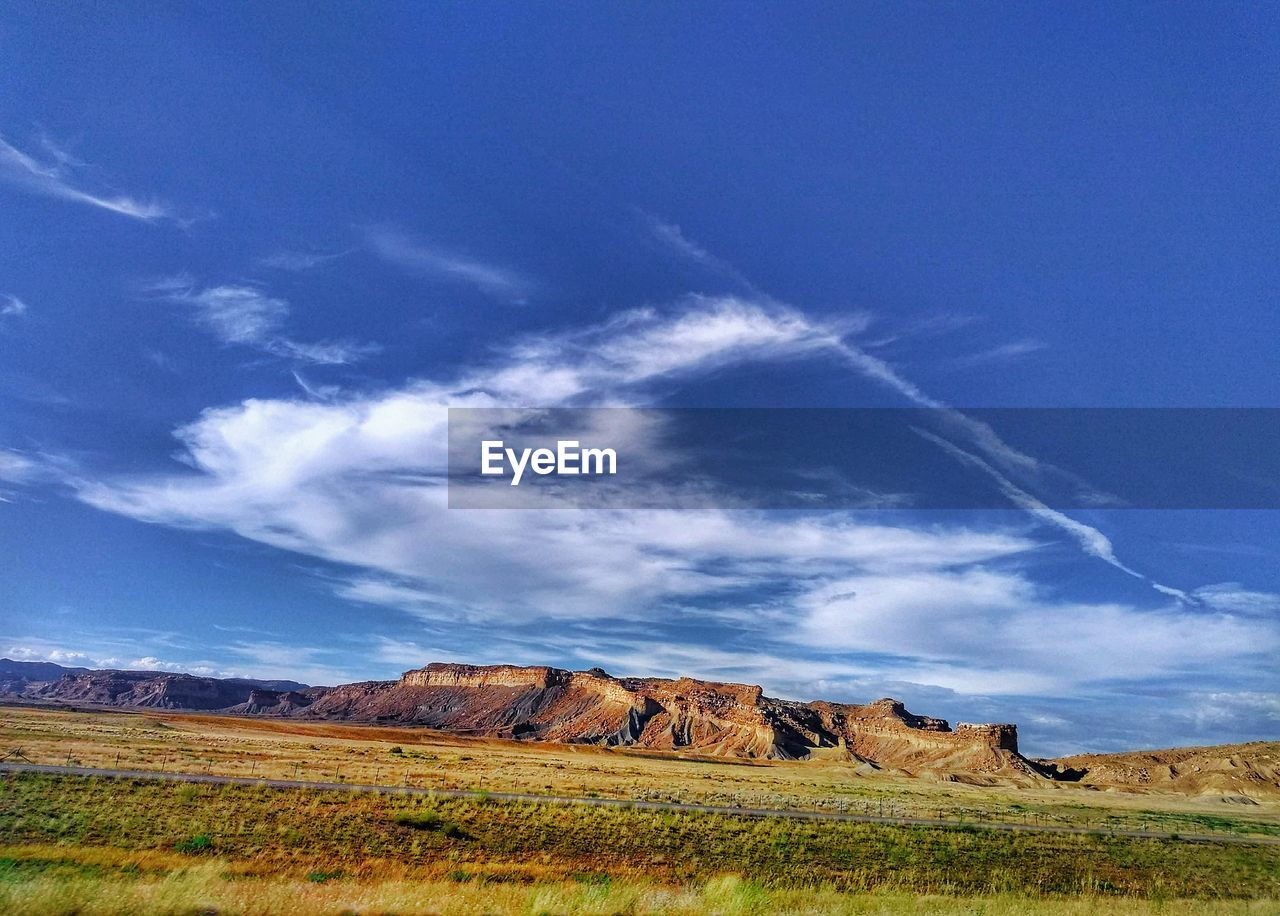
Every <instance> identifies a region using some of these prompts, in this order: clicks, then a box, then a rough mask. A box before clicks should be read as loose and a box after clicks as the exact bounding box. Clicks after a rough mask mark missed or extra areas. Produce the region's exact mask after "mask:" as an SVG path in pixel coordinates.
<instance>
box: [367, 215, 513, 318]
mask: <svg viewBox="0 0 1280 916" xmlns="http://www.w3.org/2000/svg"><path fill="white" fill-rule="evenodd" d="M364 235H365V240H366V242H367V243H368V245H369V249H370V250H371V251H372V252H373V253H374V254H375V255H377V256H378V257H379V258H381V259H382V260H384V261H386V262H387V263H389V264H394V265H395V266H397V267H399V268H401V269H403V270H407V271H409V272H411V273H415V274H418V275H420V276H424V277H430V278H433V279H437V280H443V281H451V282H455V283H461V284H464V285H466V286H470V287H473V288H475V289H477V290H479V291H480V292H482V293H484V294H485V295H487V296H490V297H492V298H494V299H498V300H501V301H504V302H508V303H511V304H513V305H523V304H525V303H526V302H528V300H529V296H530V294H531V292H532V284H531V283H530V282H529V281H528V280H527V279H526V278H524V277H523V276H521V275H520V274H518V273H516V272H515V271H514V270H511V269H509V268H506V267H501V266H498V265H496V264H490V263H486V262H484V261H481V260H478V259H476V258H473V257H470V256H468V255H464V254H462V253H460V252H457V251H451V250H449V249H447V248H443V247H440V246H437V245H432V244H429V243H427V242H424V241H422V240H420V239H416V238H413V237H412V236H410V235H407V234H406V233H404V232H401V231H400V230H398V229H394V228H392V227H390V226H370V227H368V228H366V229H365V230H364Z"/></svg>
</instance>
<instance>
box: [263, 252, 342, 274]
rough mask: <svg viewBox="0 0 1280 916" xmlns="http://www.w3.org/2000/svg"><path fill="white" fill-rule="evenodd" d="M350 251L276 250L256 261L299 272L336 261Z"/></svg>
mask: <svg viewBox="0 0 1280 916" xmlns="http://www.w3.org/2000/svg"><path fill="white" fill-rule="evenodd" d="M350 253H351V252H350V251H335V252H317V251H277V252H275V253H274V254H269V255H267V256H266V257H264V258H260V259H259V261H258V263H259V264H261V265H262V266H263V267H272V268H275V269H276V270H287V271H291V272H294V273H301V272H303V271H307V270H314V269H315V268H317V267H320V266H321V265H323V264H328V263H329V262H330V261H336V260H337V259H338V258H342V257H346V256H347V255H348V254H350Z"/></svg>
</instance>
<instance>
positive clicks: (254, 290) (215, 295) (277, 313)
mask: <svg viewBox="0 0 1280 916" xmlns="http://www.w3.org/2000/svg"><path fill="white" fill-rule="evenodd" d="M144 292H146V293H147V294H149V295H152V296H155V297H157V298H159V299H163V300H164V301H166V302H173V303H179V304H182V305H186V306H189V307H191V308H192V309H193V310H194V312H195V317H196V320H197V321H198V322H199V323H200V324H201V325H202V326H203V327H204V328H205V329H206V330H208V331H209V332H210V333H211V334H213V335H214V336H215V337H216V338H218V339H219V340H221V341H222V342H223V343H227V344H237V345H240V346H246V347H252V348H254V349H256V350H260V351H262V352H264V353H270V354H272V355H273V356H279V357H282V358H286V359H292V360H296V361H298V362H305V363H313V364H317V365H344V364H346V363H352V362H356V361H358V360H360V359H363V358H364V357H366V356H369V355H370V354H372V353H375V352H377V350H378V347H377V346H376V345H374V344H365V343H353V342H350V341H324V342H316V343H304V342H300V341H297V340H294V339H292V338H291V337H287V336H285V335H284V334H283V327H284V324H285V321H286V319H288V317H289V313H290V306H289V303H288V301H287V300H285V299H281V298H279V297H277V296H272V295H270V294H268V293H267V292H265V291H264V290H263V289H261V288H260V287H258V286H252V285H248V284H231V285H223V286H204V287H202V286H200V285H199V284H197V283H196V282H195V281H194V279H193V278H191V277H189V276H186V275H178V276H173V277H166V278H162V279H159V280H156V281H153V282H151V283H149V284H147V285H146V286H144Z"/></svg>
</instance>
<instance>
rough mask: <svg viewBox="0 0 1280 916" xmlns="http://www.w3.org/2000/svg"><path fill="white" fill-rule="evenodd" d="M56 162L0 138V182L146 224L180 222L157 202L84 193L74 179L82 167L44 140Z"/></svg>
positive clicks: (169, 210)
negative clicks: (41, 160)
mask: <svg viewBox="0 0 1280 916" xmlns="http://www.w3.org/2000/svg"><path fill="white" fill-rule="evenodd" d="M45 146H46V149H47V150H48V151H49V152H50V153H51V154H52V155H53V157H54V160H55V161H54V162H52V163H46V162H40V161H38V160H37V159H35V158H34V157H32V156H30V155H28V154H27V153H24V152H22V151H21V150H19V149H18V148H16V147H14V146H13V145H11V144H10V143H8V142H7V141H5V140H4V139H3V138H0V180H4V181H7V182H8V183H9V184H11V185H13V186H15V187H18V188H21V189H23V190H25V191H28V192H30V193H33V194H41V195H44V196H46V197H55V198H58V199H60V200H69V201H72V202H74V203H81V204H87V205H89V206H91V207H97V208H98V209H100V210H107V211H109V212H111V213H117V214H119V215H121V216H127V217H130V218H131V219H136V220H141V221H143V222H157V221H160V220H178V215H177V213H176V212H175V211H174V210H173V209H172V208H171V207H169V206H168V205H166V204H163V203H161V202H160V201H157V200H141V199H139V198H136V197H132V196H130V195H127V194H119V193H114V192H110V191H100V192H94V191H88V190H85V189H84V188H83V187H82V186H81V185H80V183H79V182H78V181H77V179H76V177H75V174H74V173H75V171H76V169H77V168H78V167H79V166H80V165H81V164H80V163H78V162H76V160H75V159H73V158H72V157H70V156H69V155H67V154H65V153H63V152H62V151H61V150H58V149H57V148H56V147H53V146H52V145H51V144H50V143H49V142H48V141H45Z"/></svg>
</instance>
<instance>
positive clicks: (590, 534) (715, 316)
mask: <svg viewBox="0 0 1280 916" xmlns="http://www.w3.org/2000/svg"><path fill="white" fill-rule="evenodd" d="M843 346H844V345H843V344H842V342H841V335H840V333H839V331H838V330H837V329H835V328H832V327H829V326H825V325H821V324H818V323H815V322H812V321H810V320H808V319H806V318H805V317H804V316H803V315H801V314H799V313H797V312H794V311H792V310H787V309H781V308H778V307H776V306H762V305H760V304H755V303H750V302H744V301H742V300H739V299H734V298H719V299H706V298H702V299H695V300H692V301H691V302H689V303H687V304H686V307H685V308H682V309H679V310H676V311H674V312H661V311H657V310H639V311H635V312H630V313H627V314H625V315H623V316H620V317H618V318H616V319H614V320H613V321H610V322H608V323H606V324H604V325H601V326H599V327H595V328H588V329H584V330H579V331H575V332H571V333H567V334H558V335H543V336H539V337H534V338H530V339H526V340H524V341H522V342H520V343H519V344H517V345H515V346H513V347H510V348H508V349H507V350H504V351H501V352H500V354H499V355H498V357H497V358H496V359H495V360H494V362H493V363H492V364H491V365H489V366H487V367H484V368H476V369H472V370H466V371H463V372H461V373H459V374H458V375H457V376H455V377H454V378H452V379H445V380H437V381H418V382H415V383H412V384H410V385H407V386H404V387H402V388H398V389H393V390H389V391H385V392H381V393H375V394H367V395H360V396H348V397H346V398H341V397H338V396H334V397H332V398H329V399H327V400H325V401H323V402H319V403H317V402H314V401H301V400H280V399H275V400H260V399H255V400H248V401H245V402H244V403H242V404H239V405H235V406H230V407H224V408H218V409H213V410H208V411H206V412H205V413H204V414H202V415H201V416H200V417H199V418H198V419H197V420H196V421H195V422H193V423H192V424H190V425H188V426H186V427H184V428H183V429H181V430H179V431H178V437H179V440H180V441H181V443H182V446H183V451H184V459H185V461H186V463H187V464H189V465H190V467H191V468H192V469H193V470H194V473H187V474H183V475H177V474H174V475H160V476H144V477H135V478H126V479H121V478H113V479H108V480H99V481H96V482H81V483H79V484H78V485H77V486H78V492H79V495H80V498H81V499H83V500H85V501H86V502H88V503H90V504H92V505H95V506H98V507H100V508H102V509H104V510H107V511H112V512H118V513H122V514H125V515H129V516H132V517H134V518H139V519H143V520H147V521H152V522H157V523H162V524H168V525H177V526H195V527H210V528H220V529H227V530H231V531H235V532H237V533H238V534H240V535H242V536H244V537H246V538H250V539H252V540H256V541H259V542H262V543H266V544H271V545H274V546H277V547H281V548H284V549H288V550H293V551H298V552H300V553H304V554H306V555H310V556H314V557H319V558H322V559H325V560H329V561H333V562H335V563H339V564H343V565H345V566H348V567H351V568H353V569H355V570H358V572H355V573H353V574H352V575H350V576H348V577H347V578H345V579H343V580H341V581H338V582H337V583H336V584H335V590H336V591H337V592H338V593H339V594H340V595H342V596H343V597H346V598H347V599H348V600H351V601H353V602H356V603H358V604H359V605H363V606H367V607H376V608H394V609H396V610H398V611H401V612H404V613H407V614H410V615H413V616H415V617H418V618H420V619H422V620H425V621H430V622H434V623H440V624H444V625H451V624H468V623H471V624H480V625H484V626H486V627H488V628H492V627H493V626H495V625H500V628H501V627H508V628H513V627H519V626H522V625H524V626H532V625H535V624H537V623H539V622H542V621H549V620H558V621H561V622H562V623H563V624H567V625H572V626H576V627H588V628H593V629H594V630H595V631H597V632H600V631H606V632H607V631H609V630H610V629H611V628H616V627H618V626H620V625H623V624H628V625H634V626H641V627H643V626H655V625H669V624H671V623H673V622H675V621H677V620H683V621H686V622H698V621H700V622H701V623H702V624H710V623H716V624H718V625H723V626H727V627H730V628H731V629H734V630H735V631H738V632H750V631H756V630H758V631H761V635H760V641H761V642H762V643H763V642H766V641H769V640H773V641H775V642H776V641H779V640H781V641H782V643H784V644H786V643H789V644H790V645H791V646H792V647H796V646H802V647H804V650H805V652H807V653H808V656H807V657H808V659H810V660H812V659H814V658H815V657H818V658H821V657H822V656H823V654H824V653H826V654H830V653H841V656H840V657H835V656H834V655H829V657H828V658H827V660H826V661H824V662H823V665H825V666H827V667H822V668H819V669H815V670H820V671H822V672H825V673H826V674H827V675H829V676H830V677H831V678H836V677H837V676H838V675H839V673H840V672H845V673H846V674H847V673H849V672H851V671H852V672H854V673H855V674H856V673H858V672H860V671H861V672H865V673H866V676H868V677H869V676H870V675H871V674H872V673H873V672H878V673H879V674H880V675H881V676H882V677H885V678H889V679H898V680H902V681H910V682H913V683H918V684H935V685H942V686H944V687H948V688H951V689H954V690H957V691H969V692H974V691H980V692H996V691H1000V692H1026V693H1033V692H1046V691H1061V690H1064V689H1069V688H1070V687H1072V686H1075V685H1080V684H1088V683H1097V682H1101V681H1107V680H1112V679H1116V678H1129V677H1156V676H1163V675H1173V674H1176V673H1178V672H1180V671H1185V670H1190V669H1193V668H1196V667H1197V666H1202V665H1204V664H1227V663H1230V662H1232V661H1233V660H1234V661H1240V662H1241V663H1244V662H1245V661H1247V660H1249V659H1253V658H1255V657H1256V655H1257V653H1258V652H1259V651H1263V650H1267V649H1271V650H1273V649H1274V648H1276V635H1275V627H1274V625H1273V624H1272V622H1270V621H1263V620H1253V621H1248V620H1244V619H1242V618H1238V617H1233V616H1232V615H1230V614H1227V613H1217V612H1215V613H1192V612H1191V611H1190V610H1189V609H1181V608H1178V607H1176V606H1174V607H1166V606H1161V607H1158V608H1155V609H1143V608H1136V607H1131V606H1127V605H1123V604H1116V603H1102V604H1086V603H1079V602H1066V601H1061V600H1058V599H1055V598H1053V597H1052V596H1046V595H1044V594H1042V593H1041V592H1040V591H1039V590H1038V589H1037V588H1036V587H1035V586H1034V584H1033V583H1032V582H1031V581H1030V580H1029V579H1027V578H1026V577H1025V575H1024V574H1021V573H1011V572H1009V571H1007V570H1003V569H1001V568H1000V566H1001V565H1002V564H1008V563H1009V562H1010V561H1011V560H1013V559H1015V558H1019V557H1023V556H1025V555H1026V554H1027V553H1028V552H1029V551H1031V550H1032V549H1033V548H1035V547H1036V546H1037V545H1036V543H1035V542H1034V541H1032V540H1030V539H1028V538H1027V537H1025V536H1024V535H1022V534H1019V533H1016V532H1011V531H1007V530H1001V529H991V530H974V529H971V528H966V527H959V526H950V527H942V526H927V527H926V526H911V527H908V526H906V525H902V524H896V525H895V524H887V523H871V522H868V521H866V520H865V516H864V517H857V516H847V515H839V514H823V515H820V516H813V515H809V516H803V515H801V516H797V515H794V514H785V513H784V514H775V513H768V512H743V511H723V510H712V509H704V510H700V511H685V512H676V511H670V512H664V511H647V510H645V511H641V510H633V511H601V510H595V511H579V510H558V511H553V512H530V511H518V510H517V511H501V510H484V511H459V510H450V509H449V508H448V506H447V502H446V489H445V478H444V470H445V467H446V458H447V456H446V436H445V430H446V423H447V408H448V407H449V406H451V405H452V406H509V405H519V404H537V405H539V406H548V405H555V404H585V405H591V404H625V403H634V402H636V401H640V402H644V401H645V400H647V399H648V398H649V397H650V395H651V393H652V390H653V388H654V386H657V385H661V384H664V383H666V382H668V381H670V380H672V379H676V378H680V377H684V376H687V375H689V374H693V373H700V372H707V371H711V370H714V369H718V368H721V367H725V366H728V365H731V364H734V363H742V362H749V361H755V360H778V359H789V358H798V357H802V356H808V355H819V354H827V355H828V356H829V355H831V354H835V355H836V356H837V358H838V357H839V356H840V355H841V354H842V353H844V350H843V349H842V348H843ZM1054 524H1056V525H1057V526H1058V527H1064V525H1065V522H1063V521H1062V520H1054ZM1081 527H1082V530H1081V531H1080V532H1079V536H1080V538H1081V543H1082V546H1084V547H1086V548H1087V549H1089V550H1092V551H1094V553H1095V555H1098V556H1100V557H1101V558H1103V559H1106V558H1107V557H1108V556H1110V558H1111V559H1112V560H1114V554H1113V553H1110V554H1109V553H1108V551H1109V549H1110V547H1109V542H1094V541H1092V540H1089V537H1090V535H1089V532H1091V531H1093V529H1088V528H1086V527H1085V526H1081ZM1099 536H1100V535H1099ZM1116 562H1118V561H1116ZM762 595H764V596H767V597H761V596H762ZM743 596H750V600H751V601H752V602H753V604H752V606H750V607H748V608H742V607H741V606H739V605H738V602H739V601H740V600H741V599H742V598H743ZM726 608H728V609H729V610H726ZM1135 638H1141V639H1142V640H1144V641H1143V643H1142V644H1141V645H1140V646H1135V645H1134V644H1133V640H1134V639H1135ZM705 649H706V647H705V646H695V647H694V650H696V651H703V652H705ZM612 651H613V652H614V655H613V657H616V658H625V656H623V655H618V654H617V652H618V650H617V649H616V646H615V648H614V650H612ZM859 653H863V654H868V658H867V659H865V660H864V661H863V662H861V663H851V662H850V660H849V659H850V658H851V657H853V656H856V655H858V654H859ZM508 654H510V653H508ZM762 654H769V653H763V650H762ZM796 654H797V655H799V654H800V653H799V652H797V653H796ZM871 656H874V658H871ZM1131 656H1132V657H1131ZM258 658H259V660H260V661H261V662H263V663H264V664H265V663H266V662H268V661H269V660H270V659H269V658H268V656H265V655H260V656H258ZM777 658H778V659H780V661H778V662H777V663H776V665H775V667H774V668H772V669H767V668H765V667H763V666H762V667H758V668H757V669H755V670H759V671H762V672H764V673H765V674H768V675H769V676H770V677H773V678H775V680H774V681H771V682H770V683H775V682H780V681H781V678H780V677H778V675H777V674H776V672H777V671H778V670H780V668H781V667H785V666H786V665H787V664H792V662H791V661H789V660H788V659H789V656H788V655H786V654H782V655H778V656H777ZM601 660H604V657H603V656H602V658H601ZM305 661H306V659H298V658H295V659H293V660H292V661H291V662H290V664H292V665H293V666H294V667H293V668H292V669H291V670H295V671H296V670H297V667H296V666H297V665H299V664H302V663H304V662H305ZM709 664H710V663H709V662H708V663H706V664H704V667H708V666H709ZM726 664H727V663H726ZM762 664H763V663H762ZM770 664H774V663H772V662H771V663H770ZM805 664H808V662H805ZM635 667H636V669H637V670H639V669H642V668H643V666H642V665H640V664H639V661H638V659H637V664H636V666H635ZM721 667H723V666H721ZM743 670H751V669H749V668H743ZM770 671H772V672H774V673H770ZM304 679H305V678H304Z"/></svg>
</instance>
